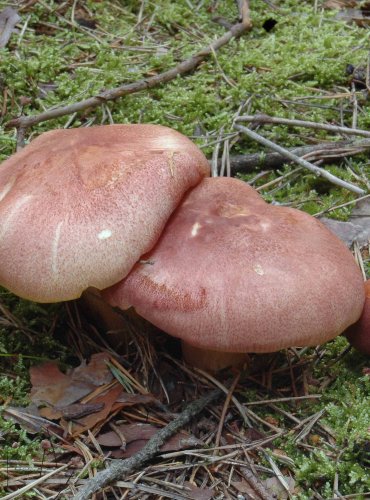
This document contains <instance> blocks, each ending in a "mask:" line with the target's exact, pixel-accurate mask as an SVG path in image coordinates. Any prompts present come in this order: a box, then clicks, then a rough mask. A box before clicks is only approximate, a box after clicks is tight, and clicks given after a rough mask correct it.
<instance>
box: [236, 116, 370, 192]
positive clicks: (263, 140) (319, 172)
mask: <svg viewBox="0 0 370 500" xmlns="http://www.w3.org/2000/svg"><path fill="white" fill-rule="evenodd" d="M235 128H236V130H239V132H242V133H243V134H245V135H247V136H248V137H250V138H251V139H254V140H255V141H257V142H259V143H260V144H263V145H264V146H267V147H268V148H270V149H272V150H274V151H277V152H278V153H280V154H282V155H284V156H285V157H286V158H289V159H290V160H292V161H294V162H295V163H297V164H298V165H300V166H301V167H303V168H306V169H307V170H309V171H310V172H312V173H314V174H316V175H318V176H321V177H324V178H325V179H327V180H328V181H330V182H332V183H333V184H335V185H337V186H340V187H343V188H345V189H348V190H349V191H352V192H353V193H356V194H359V195H364V194H366V191H365V190H364V189H361V188H359V187H358V186H355V185H354V184H351V183H349V182H346V181H343V180H342V179H339V178H338V177H336V176H335V175H333V174H331V173H330V172H327V171H326V170H324V169H323V168H320V167H317V166H316V165H314V164H313V163H310V162H308V161H307V160H304V159H303V158H299V157H298V156H297V155H295V154H294V153H292V152H291V151H289V150H288V149H285V148H282V147H281V146H279V145H278V144H275V143H274V142H272V141H270V140H269V139H266V138H265V137H262V136H261V135H259V134H257V133H256V132H253V130H250V129H248V128H246V127H243V126H242V125H235Z"/></svg>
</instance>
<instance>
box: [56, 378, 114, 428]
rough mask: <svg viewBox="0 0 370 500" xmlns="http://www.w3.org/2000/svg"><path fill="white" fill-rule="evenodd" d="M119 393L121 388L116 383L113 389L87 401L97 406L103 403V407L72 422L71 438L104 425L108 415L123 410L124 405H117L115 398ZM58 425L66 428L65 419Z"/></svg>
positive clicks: (66, 422)
mask: <svg viewBox="0 0 370 500" xmlns="http://www.w3.org/2000/svg"><path fill="white" fill-rule="evenodd" d="M121 392H122V387H121V386H120V385H119V384H118V383H117V384H115V385H114V386H113V387H110V388H109V389H108V390H107V391H106V392H104V393H103V394H100V395H99V396H96V397H95V398H93V399H92V400H91V401H89V404H94V405H97V404H100V403H103V404H104V406H103V407H102V409H101V410H99V411H97V412H95V413H90V414H89V415H86V416H85V417H82V418H79V419H78V420H74V421H73V426H72V432H71V433H72V435H73V437H77V436H79V435H80V434H82V433H83V432H85V431H87V430H88V429H92V428H93V427H95V426H96V425H98V424H100V423H104V422H105V421H106V419H107V418H108V416H109V415H111V414H112V413H117V411H119V410H120V409H121V408H123V406H124V403H117V398H118V396H119V395H120V394H121ZM60 424H61V425H62V426H63V427H65V428H67V427H68V421H66V420H65V419H62V420H61V421H60Z"/></svg>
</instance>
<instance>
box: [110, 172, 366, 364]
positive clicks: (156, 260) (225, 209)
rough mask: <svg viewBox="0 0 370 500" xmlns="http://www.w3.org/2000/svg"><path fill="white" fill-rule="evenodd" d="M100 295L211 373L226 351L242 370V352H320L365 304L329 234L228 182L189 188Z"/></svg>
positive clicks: (351, 267)
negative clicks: (142, 251)
mask: <svg viewBox="0 0 370 500" xmlns="http://www.w3.org/2000/svg"><path fill="white" fill-rule="evenodd" d="M102 294H103V296H104V298H105V299H106V300H107V301H108V302H110V303H111V304H112V305H113V306H118V307H120V308H122V309H125V308H128V307H130V306H133V307H134V308H135V309H136V311H137V312H138V313H139V314H140V315H141V316H143V317H144V318H145V319H147V320H148V321H150V322H151V323H153V324H154V325H155V326H157V327H159V328H161V329H162V330H164V331H165V332H167V333H169V334H170V335H173V336H175V337H179V338H181V339H182V342H183V346H184V353H185V358H186V359H187V361H189V362H190V363H191V364H196V365H198V366H200V367H202V368H204V369H208V370H217V369H219V368H221V367H223V366H225V365H229V364H232V362H233V359H234V356H233V353H235V360H236V362H240V361H241V359H243V355H241V353H247V352H250V353H251V352H252V353H268V352H274V351H277V350H279V349H283V348H286V347H289V346H314V345H317V344H321V343H323V342H325V341H327V340H330V339H332V338H333V337H335V336H337V335H339V334H340V333H342V332H343V331H344V330H345V329H346V328H347V327H348V326H349V325H351V324H352V323H354V322H355V321H357V319H358V318H359V316H360V314H361V311H362V307H363V303H364V291H363V284H362V276H361V272H360V270H359V268H358V266H357V265H356V263H355V260H354V259H353V256H352V254H351V253H350V251H349V250H348V249H347V248H346V246H345V245H344V244H343V243H342V242H341V241H340V240H339V239H338V238H337V237H336V236H335V235H333V234H332V233H331V232H330V231H329V230H328V229H326V228H325V226H324V225H323V224H321V223H320V222H319V221H318V220H316V219H315V218H313V217H311V216H310V215H308V214H306V213H304V212H301V211H298V210H295V209H291V208H285V207H280V206H272V205H268V204H267V203H266V202H265V201H264V200H263V199H262V198H261V197H260V196H259V195H258V193H257V192H256V191H255V190H253V189H252V188H251V187H250V186H248V185H247V184H246V183H244V182H242V181H240V180H237V179H230V178H210V179H204V180H203V181H202V182H201V183H200V184H199V185H198V186H197V187H195V188H194V189H193V190H191V191H190V192H189V193H188V194H187V196H186V197H185V198H184V200H183V202H182V204H181V205H180V206H179V207H178V208H177V210H176V211H175V212H174V214H173V215H172V217H171V219H170V220H169V222H168V224H167V225H166V227H165V230H164V232H163V234H162V236H161V238H160V240H159V241H158V243H157V245H156V246H155V247H154V249H153V250H152V251H151V252H149V253H148V254H147V255H144V256H143V257H142V259H141V261H139V262H138V263H137V264H136V266H135V267H134V269H133V270H132V271H131V272H130V274H129V275H128V276H127V277H126V278H125V279H124V280H122V281H121V282H119V283H118V284H116V285H114V286H112V287H110V288H108V289H107V290H105V291H103V292H102ZM223 353H226V355H225V356H224V354H223Z"/></svg>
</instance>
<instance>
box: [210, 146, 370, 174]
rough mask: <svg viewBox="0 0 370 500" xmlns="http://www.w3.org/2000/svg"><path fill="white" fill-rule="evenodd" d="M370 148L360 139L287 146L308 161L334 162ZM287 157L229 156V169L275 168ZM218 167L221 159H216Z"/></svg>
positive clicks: (238, 170) (269, 155)
mask: <svg viewBox="0 0 370 500" xmlns="http://www.w3.org/2000/svg"><path fill="white" fill-rule="evenodd" d="M369 149H370V140H369V139H362V140H359V141H351V140H348V141H338V142H328V143H326V142H325V143H320V144H314V145H312V146H299V147H296V148H289V149H288V151H290V152H291V153H293V154H295V155H296V156H300V157H302V156H304V157H305V158H306V159H310V161H315V160H321V161H322V162H326V163H328V162H334V161H335V160H337V159H338V158H343V157H346V156H353V155H357V154H361V153H364V152H365V151H367V150H369ZM288 162H289V159H287V158H286V157H285V156H284V155H282V154H281V153H266V154H265V153H262V154H261V153H251V154H246V155H234V156H230V166H231V170H232V171H234V172H239V173H250V172H253V171H254V170H256V168H257V167H258V168H263V169H266V170H275V169H278V168H280V167H281V166H282V165H283V164H284V163H288ZM218 165H219V167H220V166H221V159H219V160H218Z"/></svg>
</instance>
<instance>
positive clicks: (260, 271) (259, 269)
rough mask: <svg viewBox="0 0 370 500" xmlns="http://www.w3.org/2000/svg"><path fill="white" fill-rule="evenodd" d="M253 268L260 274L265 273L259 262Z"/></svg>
mask: <svg viewBox="0 0 370 500" xmlns="http://www.w3.org/2000/svg"><path fill="white" fill-rule="evenodd" d="M253 270H254V272H256V273H257V274H259V275H260V276H263V275H264V274H265V271H264V270H263V269H262V266H260V265H259V264H256V265H255V266H254V268H253Z"/></svg>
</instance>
